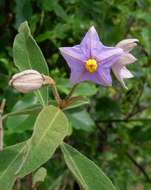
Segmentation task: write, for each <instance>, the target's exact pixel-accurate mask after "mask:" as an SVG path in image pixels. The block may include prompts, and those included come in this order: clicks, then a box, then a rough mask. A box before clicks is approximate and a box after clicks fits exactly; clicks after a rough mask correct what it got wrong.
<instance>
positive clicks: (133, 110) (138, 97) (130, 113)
mask: <svg viewBox="0 0 151 190" xmlns="http://www.w3.org/2000/svg"><path fill="white" fill-rule="evenodd" d="M144 85H145V84H144V83H143V85H142V87H141V88H140V91H139V93H138V95H137V97H136V101H135V103H134V105H133V106H132V109H131V110H130V112H128V114H127V115H126V117H125V119H129V118H131V117H132V116H134V115H135V114H134V113H137V111H136V110H135V109H136V107H139V101H140V98H141V96H142V94H143V92H144Z"/></svg>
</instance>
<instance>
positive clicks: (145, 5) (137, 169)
mask: <svg viewBox="0 0 151 190" xmlns="http://www.w3.org/2000/svg"><path fill="white" fill-rule="evenodd" d="M25 20H28V22H29V25H30V28H31V32H32V35H33V36H34V38H35V39H36V41H37V42H38V45H39V46H40V47H41V50H42V52H43V54H44V56H45V58H46V60H47V63H48V66H49V71H50V76H52V77H53V78H55V79H56V81H57V84H58V89H59V91H60V93H61V95H62V97H64V96H65V95H66V94H67V93H68V92H69V88H70V84H69V82H68V77H69V68H68V67H67V64H66V63H65V61H64V60H63V58H62V57H61V56H60V54H59V51H58V47H61V46H72V45H73V44H77V43H79V42H80V40H81V38H82V37H83V36H84V33H85V32H86V31H87V30H88V28H89V27H90V26H91V25H94V26H95V27H96V29H97V31H98V32H99V34H100V36H101V40H102V41H103V43H104V44H106V45H115V44H116V43H117V42H118V41H120V40H122V39H124V38H138V39H139V41H140V43H139V46H138V48H136V50H135V51H134V54H135V55H136V57H137V58H138V61H137V62H136V63H135V64H134V65H131V66H130V67H131V70H132V71H133V73H134V75H135V78H134V79H131V80H129V81H128V82H127V84H128V87H129V90H128V91H125V90H124V89H123V88H121V86H120V85H119V83H118V82H116V81H115V84H113V88H103V87H100V86H95V85H92V84H89V83H82V84H81V85H79V87H78V88H77V90H76V92H75V93H76V95H83V96H86V97H87V98H88V102H87V104H84V105H83V106H82V107H80V108H79V107H76V108H73V109H72V110H70V111H68V110H66V113H67V115H68V117H69V120H70V122H71V126H72V127H73V131H72V138H71V137H69V138H67V139H66V141H67V142H69V143H70V144H72V145H73V146H74V147H76V148H78V150H80V151H81V152H83V153H84V154H85V155H87V156H88V157H89V158H90V159H91V160H93V161H95V162H96V163H97V164H98V165H99V166H101V168H102V169H103V171H104V172H105V173H106V174H107V175H108V176H110V178H111V179H112V181H113V183H114V184H115V185H116V187H117V190H150V189H151V166H150V164H151V153H150V147H151V125H150V121H151V109H150V106H151V103H150V102H151V88H150V87H151V74H150V66H151V59H150V57H151V1H150V0H124V1H123V0H64V1H61V0H55V1H54V0H37V1H36V0H16V1H10V0H0V29H1V30H0V79H1V82H0V98H1V99H3V98H5V99H6V109H5V112H6V113H8V112H11V111H17V110H19V109H25V108H28V107H29V105H31V103H32V104H33V105H36V104H37V98H35V96H34V95H33V94H28V95H22V94H19V93H17V92H16V91H15V90H12V89H11V88H10V87H9V86H8V81H9V79H10V77H11V75H12V74H14V73H15V72H17V71H18V70H17V68H16V67H15V64H14V62H13V57H12V46H13V41H14V37H15V35H16V34H17V29H18V27H19V25H20V23H21V22H23V21H25ZM89 102H90V103H89ZM36 116H37V112H35V113H33V114H30V115H21V116H18V115H17V116H12V117H8V119H7V120H6V121H5V123H4V127H5V146H8V145H13V144H16V143H18V142H21V141H23V140H26V139H28V138H29V137H30V136H31V133H32V126H33V124H34V121H35V118H36ZM60 155H61V154H60V151H59V150H58V151H57V152H56V153H55V155H54V156H53V158H52V159H51V161H49V162H47V164H45V165H44V168H46V169H47V176H46V179H45V180H44V182H43V183H41V184H40V186H39V189H40V190H42V189H44V190H45V189H48V190H51V189H52V190H54V189H55V188H56V189H58V190H59V189H60V190H61V188H62V190H64V189H65V190H73V189H78V186H77V184H76V183H75V181H74V179H73V178H72V176H71V175H70V173H69V172H68V170H67V169H66V167H65V163H64V162H63V160H62V158H60ZM60 163H61V165H60ZM44 168H43V169H44ZM40 172H41V171H40ZM42 173H44V174H45V173H46V171H45V169H44V171H43V170H42ZM35 178H36V177H35ZM25 181H26V179H25V180H23V183H25Z"/></svg>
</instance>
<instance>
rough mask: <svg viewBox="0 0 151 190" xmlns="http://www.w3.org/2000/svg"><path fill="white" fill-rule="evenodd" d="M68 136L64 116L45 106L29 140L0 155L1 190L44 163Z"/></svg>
mask: <svg viewBox="0 0 151 190" xmlns="http://www.w3.org/2000/svg"><path fill="white" fill-rule="evenodd" d="M68 133H69V123H68V120H67V118H66V116H65V115H64V113H63V112H62V111H61V110H60V109H59V108H56V107H54V106H46V107H44V108H43V110H42V111H41V112H40V114H39V115H38V117H37V120H36V122H35V125H34V133H33V135H32V137H31V138H30V139H29V140H27V141H26V142H24V143H21V144H18V145H15V146H10V147H8V148H6V149H4V151H2V152H0V189H3V190H10V189H11V188H12V185H13V183H14V181H15V179H16V178H17V177H24V176H25V175H27V174H29V173H31V172H32V171H34V170H36V169H37V168H39V167H40V166H41V165H42V164H44V163H45V162H47V161H48V160H49V159H50V158H51V157H52V155H53V154H54V152H55V150H56V149H57V147H58V146H59V145H60V144H61V143H62V141H63V139H64V137H65V136H66V135H68Z"/></svg>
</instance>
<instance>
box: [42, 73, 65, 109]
mask: <svg viewBox="0 0 151 190" xmlns="http://www.w3.org/2000/svg"><path fill="white" fill-rule="evenodd" d="M43 77H44V79H45V81H44V84H46V85H49V86H50V87H51V89H52V93H53V96H54V98H55V100H56V102H57V104H58V106H59V107H60V106H61V104H62V99H61V97H60V95H59V93H58V90H57V87H56V84H55V81H54V80H53V79H52V78H51V77H49V76H46V75H44V76H43Z"/></svg>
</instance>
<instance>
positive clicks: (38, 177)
mask: <svg viewBox="0 0 151 190" xmlns="http://www.w3.org/2000/svg"><path fill="white" fill-rule="evenodd" d="M46 176H47V170H46V169H45V168H44V167H41V168H39V169H38V170H37V171H36V172H35V174H34V176H33V186H35V185H36V183H37V182H44V180H45V178H46Z"/></svg>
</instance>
